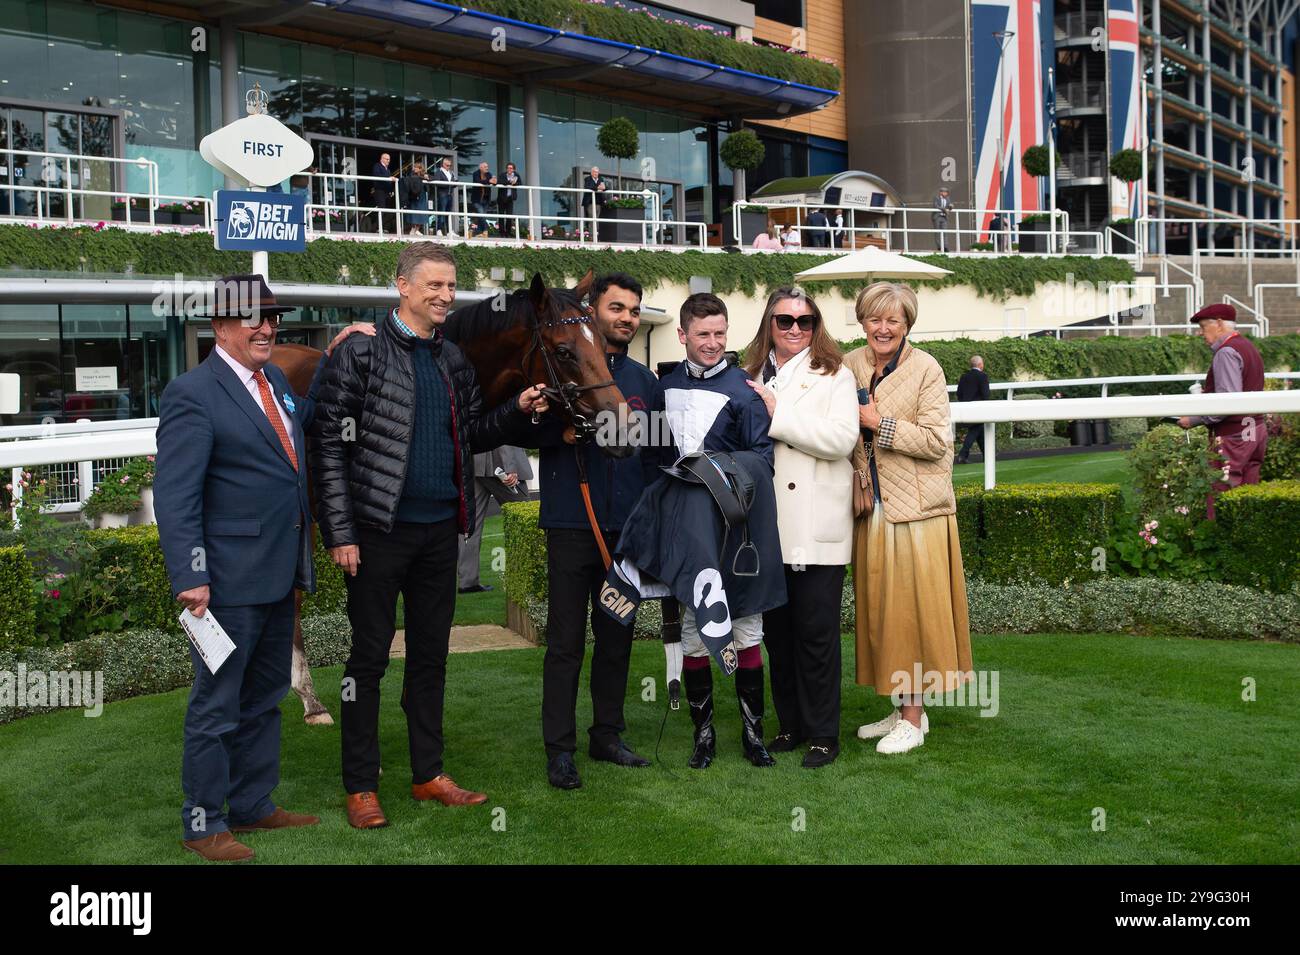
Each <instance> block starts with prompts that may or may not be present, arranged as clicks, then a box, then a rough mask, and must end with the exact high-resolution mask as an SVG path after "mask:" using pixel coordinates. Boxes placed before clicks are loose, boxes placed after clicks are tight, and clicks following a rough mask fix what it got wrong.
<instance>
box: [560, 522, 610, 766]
mask: <svg viewBox="0 0 1300 955" xmlns="http://www.w3.org/2000/svg"><path fill="white" fill-rule="evenodd" d="M604 534H605V540H606V542H609V541H613V540H616V539H617V538H618V534H617V533H616V532H614V531H612V530H607V531H605V532H604ZM546 576H547V586H548V588H549V593H548V596H547V600H548V603H547V608H546V657H545V659H544V660H543V662H542V740H543V741H544V742H545V744H546V755H547V756H548V757H551V756H556V755H558V754H560V753H572V752H574V751H575V750H576V749H577V748H578V739H577V735H578V734H577V726H578V720H577V707H578V676H579V674H580V673H581V672H582V658H583V656H585V654H586V652H587V618H588V615H590V617H591V630H592V635H593V636H594V637H595V640H596V645H595V647H594V648H593V650H592V651H591V709H592V717H593V719H592V726H591V729H590V730H589V733H590V734H591V741H592V742H593V743H608V742H613V741H615V740H617V739H618V738H619V737H620V736H621V735H622V733H623V730H624V729H626V726H625V725H624V723H623V698H624V697H625V696H626V695H627V668H628V661H629V660H630V659H631V656H632V625H631V624H628V625H626V626H623V625H620V624H618V623H616V622H615V621H614V618H613V617H611V616H609V614H607V613H605V611H604V610H602V609H601V608H600V605H599V602H598V601H599V599H600V587H601V583H602V582H603V581H604V579H605V564H604V561H602V560H601V557H600V549H599V548H598V547H597V546H596V538H595V537H593V536H592V533H591V531H589V530H565V529H551V530H548V531H547V532H546Z"/></svg>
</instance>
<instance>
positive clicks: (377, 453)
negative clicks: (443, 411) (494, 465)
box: [310, 320, 527, 547]
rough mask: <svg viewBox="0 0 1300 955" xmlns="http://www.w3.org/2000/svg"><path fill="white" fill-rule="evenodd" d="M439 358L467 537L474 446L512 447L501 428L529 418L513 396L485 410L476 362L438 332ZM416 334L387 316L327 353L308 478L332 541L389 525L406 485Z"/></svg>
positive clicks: (320, 521) (332, 544)
mask: <svg viewBox="0 0 1300 955" xmlns="http://www.w3.org/2000/svg"><path fill="white" fill-rule="evenodd" d="M435 334H436V336H437V338H438V339H439V343H440V344H439V345H436V346H435V348H434V358H435V362H436V364H437V366H438V370H439V371H441V372H442V377H443V379H444V380H445V381H447V382H448V385H449V387H448V390H449V391H450V393H451V399H452V401H451V414H452V423H453V427H452V437H453V440H454V441H455V442H456V446H457V447H456V451H457V454H456V486H457V487H458V488H459V489H460V513H459V519H458V523H459V525H460V530H461V533H467V532H468V531H467V528H468V525H469V521H470V519H471V518H470V515H472V514H473V513H474V480H473V477H472V475H473V474H474V468H473V459H474V454H475V452H481V451H490V450H492V449H493V448H496V447H499V446H500V445H502V444H504V443H506V439H505V435H504V432H503V428H506V427H511V428H518V427H519V426H520V423H521V421H523V420H526V417H527V416H526V415H524V413H523V412H522V411H520V410H519V406H518V404H517V402H516V400H515V399H513V398H512V399H511V400H510V401H508V402H507V403H505V404H503V405H502V406H501V407H499V408H495V409H491V410H489V411H487V412H485V413H481V409H480V407H479V390H478V381H477V379H476V378H475V376H474V368H473V366H471V365H470V363H469V362H468V361H466V360H465V356H464V355H463V354H462V353H461V350H460V349H459V348H457V347H456V346H455V345H454V344H452V343H451V342H449V341H446V340H445V339H443V338H442V332H441V331H438V332H436V333H435ZM411 348H412V340H411V339H410V338H408V337H407V336H405V335H403V334H402V333H401V332H399V331H398V330H397V327H396V325H394V323H393V322H392V321H390V320H384V321H380V322H379V328H378V332H377V334H375V335H374V336H373V337H372V336H370V335H349V336H348V337H347V338H346V339H345V340H344V341H343V342H342V343H340V344H339V346H338V347H337V348H336V349H335V350H334V353H333V355H331V356H330V360H329V363H328V365H327V366H326V368H325V372H324V374H323V376H322V378H321V382H320V390H319V392H318V395H317V401H316V414H315V418H314V420H313V422H312V429H311V435H312V442H311V444H310V456H311V471H312V473H311V477H312V483H313V485H314V487H315V492H316V520H317V523H318V526H319V527H320V531H321V536H322V537H323V538H324V540H325V546H326V547H342V546H344V545H346V544H356V543H357V542H358V537H357V531H356V525H357V524H358V523H361V524H369V525H373V526H375V527H378V528H380V529H382V530H384V531H390V530H392V529H393V516H394V514H395V513H396V512H397V502H398V501H399V500H400V499H401V497H402V489H403V487H404V486H405V484H406V461H407V454H408V452H409V451H410V446H411V422H412V418H413V417H414V406H415V368H414V364H413V359H412V356H411Z"/></svg>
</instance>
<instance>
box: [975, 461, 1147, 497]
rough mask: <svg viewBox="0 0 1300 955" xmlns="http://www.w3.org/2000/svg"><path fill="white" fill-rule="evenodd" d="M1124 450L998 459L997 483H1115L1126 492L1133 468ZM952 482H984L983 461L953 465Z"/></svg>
mask: <svg viewBox="0 0 1300 955" xmlns="http://www.w3.org/2000/svg"><path fill="white" fill-rule="evenodd" d="M1126 454H1127V453H1126V452H1124V451H1099V452H1097V453H1095V454H1057V455H1048V456H1046V457H1041V458H1018V459H1016V460H1013V461H1003V460H1001V459H999V460H998V462H997V472H998V483H999V484H1038V483H1041V482H1044V481H1052V482H1058V481H1068V482H1076V481H1079V482H1090V481H1091V482H1096V483H1100V484H1118V485H1120V486H1121V487H1122V488H1124V490H1125V492H1127V491H1128V489H1129V487H1130V486H1131V485H1132V483H1133V471H1132V469H1131V468H1130V467H1129V465H1128V459H1127V456H1126ZM952 477H953V484H956V485H961V484H975V485H980V486H983V484H984V463H983V462H980V463H978V464H959V465H957V466H956V467H954V468H953V472H952Z"/></svg>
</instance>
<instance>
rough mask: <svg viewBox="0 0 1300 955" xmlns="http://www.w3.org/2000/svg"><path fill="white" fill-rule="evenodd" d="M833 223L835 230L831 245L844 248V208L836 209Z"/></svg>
mask: <svg viewBox="0 0 1300 955" xmlns="http://www.w3.org/2000/svg"><path fill="white" fill-rule="evenodd" d="M831 225H832V226H834V231H832V232H831V247H832V248H836V249H842V248H844V210H843V209H836V210H835V215H834V217H833V218H832V219H831Z"/></svg>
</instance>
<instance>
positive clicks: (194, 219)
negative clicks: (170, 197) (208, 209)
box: [154, 202, 203, 225]
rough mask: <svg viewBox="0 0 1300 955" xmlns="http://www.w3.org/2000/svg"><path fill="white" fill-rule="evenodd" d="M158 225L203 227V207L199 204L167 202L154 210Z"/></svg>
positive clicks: (155, 220)
mask: <svg viewBox="0 0 1300 955" xmlns="http://www.w3.org/2000/svg"><path fill="white" fill-rule="evenodd" d="M154 222H155V223H157V224H158V225H203V206H202V204H200V203H197V202H165V203H162V204H161V205H159V206H158V208H157V209H155V210H154Z"/></svg>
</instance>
